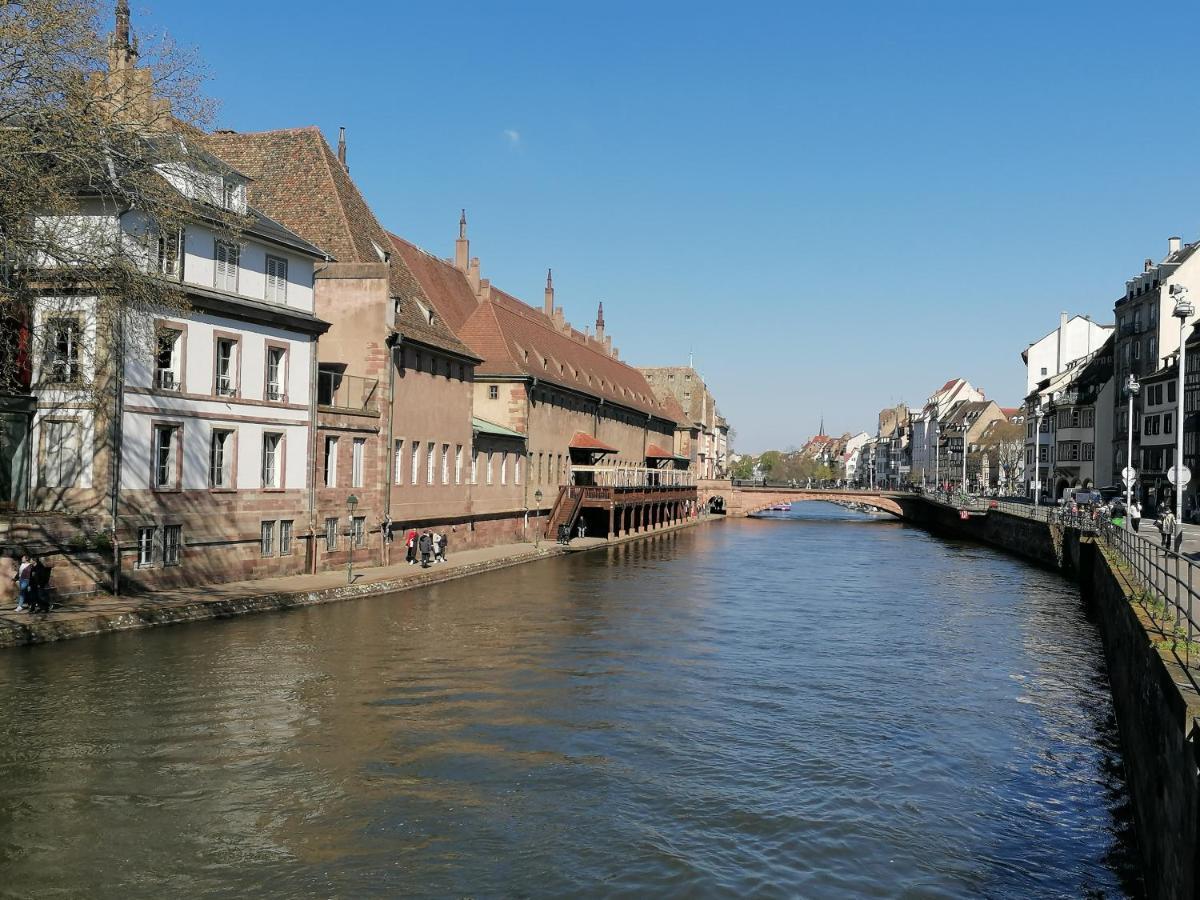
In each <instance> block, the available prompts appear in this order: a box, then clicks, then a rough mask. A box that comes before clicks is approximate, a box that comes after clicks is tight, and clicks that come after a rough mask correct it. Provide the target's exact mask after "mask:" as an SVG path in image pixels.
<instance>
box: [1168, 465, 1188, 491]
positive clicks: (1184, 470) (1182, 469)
mask: <svg viewBox="0 0 1200 900" xmlns="http://www.w3.org/2000/svg"><path fill="white" fill-rule="evenodd" d="M1176 470H1178V474H1177V471H1176ZM1191 480H1192V470H1191V469H1189V468H1188V467H1187V466H1171V468H1170V469H1168V470H1167V481H1169V482H1171V484H1175V485H1177V486H1178V487H1187V486H1188V482H1189V481H1191Z"/></svg>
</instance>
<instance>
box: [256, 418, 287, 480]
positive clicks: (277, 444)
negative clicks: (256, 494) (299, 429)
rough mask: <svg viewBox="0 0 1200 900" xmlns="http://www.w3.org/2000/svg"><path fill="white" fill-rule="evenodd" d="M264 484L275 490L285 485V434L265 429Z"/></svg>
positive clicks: (263, 452) (263, 437) (263, 449)
mask: <svg viewBox="0 0 1200 900" xmlns="http://www.w3.org/2000/svg"><path fill="white" fill-rule="evenodd" d="M261 459H262V486H263V488H264V489H267V490H275V489H278V488H281V487H282V486H283V434H282V433H280V432H278V431H264V432H263V436H262V457H261Z"/></svg>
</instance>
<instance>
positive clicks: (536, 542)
mask: <svg viewBox="0 0 1200 900" xmlns="http://www.w3.org/2000/svg"><path fill="white" fill-rule="evenodd" d="M533 504H534V516H533V549H534V550H539V549H541V544H542V541H541V538H542V529H541V528H540V527H539V526H538V521H537V519H538V514H539V513H541V511H542V489H541V488H538V489H537V490H536V491H534V492H533Z"/></svg>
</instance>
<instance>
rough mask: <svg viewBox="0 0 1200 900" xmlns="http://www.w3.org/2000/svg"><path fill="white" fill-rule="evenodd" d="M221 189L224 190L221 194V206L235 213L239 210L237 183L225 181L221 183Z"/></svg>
mask: <svg viewBox="0 0 1200 900" xmlns="http://www.w3.org/2000/svg"><path fill="white" fill-rule="evenodd" d="M221 187H222V188H224V190H223V191H222V194H221V206H223V207H224V208H225V209H231V210H234V211H237V210H238V209H239V203H238V186H237V182H234V181H226V182H223V183H222V185H221Z"/></svg>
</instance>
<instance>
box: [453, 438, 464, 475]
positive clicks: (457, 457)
mask: <svg viewBox="0 0 1200 900" xmlns="http://www.w3.org/2000/svg"><path fill="white" fill-rule="evenodd" d="M462 470H463V445H462V444H455V445H454V483H455V484H462Z"/></svg>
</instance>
